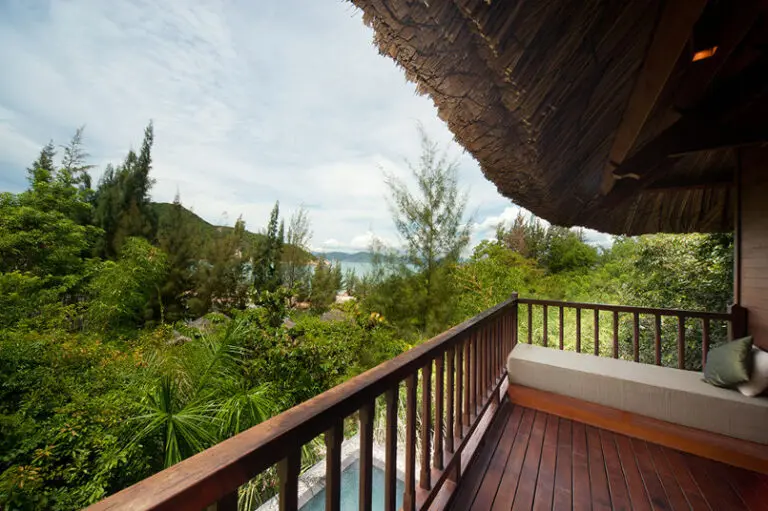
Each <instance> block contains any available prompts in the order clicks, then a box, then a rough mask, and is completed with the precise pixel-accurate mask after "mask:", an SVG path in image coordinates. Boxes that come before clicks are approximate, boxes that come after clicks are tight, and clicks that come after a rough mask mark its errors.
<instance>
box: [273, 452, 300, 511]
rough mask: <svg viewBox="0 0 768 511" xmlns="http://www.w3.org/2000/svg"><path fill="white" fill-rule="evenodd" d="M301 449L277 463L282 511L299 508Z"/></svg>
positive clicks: (291, 510) (293, 510)
mask: <svg viewBox="0 0 768 511" xmlns="http://www.w3.org/2000/svg"><path fill="white" fill-rule="evenodd" d="M300 469H301V449H300V448H296V449H295V450H292V451H291V452H290V453H289V454H288V456H287V457H286V458H283V459H282V460H280V461H279V462H278V463H277V478H278V480H279V486H280V490H279V502H280V511H296V510H297V509H298V508H299V470H300Z"/></svg>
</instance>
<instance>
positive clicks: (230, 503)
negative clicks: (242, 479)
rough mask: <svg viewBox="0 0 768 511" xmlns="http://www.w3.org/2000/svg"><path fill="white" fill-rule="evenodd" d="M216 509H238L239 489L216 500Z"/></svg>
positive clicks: (223, 510)
mask: <svg viewBox="0 0 768 511" xmlns="http://www.w3.org/2000/svg"><path fill="white" fill-rule="evenodd" d="M211 507H213V506H211ZM215 509H216V511H237V490H235V491H233V492H231V493H227V494H226V495H224V496H223V497H222V498H220V499H219V500H218V501H217V502H216V507H215Z"/></svg>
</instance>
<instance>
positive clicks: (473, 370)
mask: <svg viewBox="0 0 768 511" xmlns="http://www.w3.org/2000/svg"><path fill="white" fill-rule="evenodd" d="M479 337H480V336H479V335H478V333H477V332H475V334H474V335H472V344H471V345H470V351H471V352H472V353H471V356H470V358H469V362H470V363H469V367H467V371H468V372H469V373H470V374H471V375H472V380H471V381H472V389H471V392H470V396H469V399H470V401H469V403H470V406H469V413H470V415H471V416H472V417H475V416H476V415H477V403H478V399H477V397H478V394H479V392H478V389H477V386H478V383H480V374H479V371H478V369H479V368H480V364H478V363H477V341H478V338H479Z"/></svg>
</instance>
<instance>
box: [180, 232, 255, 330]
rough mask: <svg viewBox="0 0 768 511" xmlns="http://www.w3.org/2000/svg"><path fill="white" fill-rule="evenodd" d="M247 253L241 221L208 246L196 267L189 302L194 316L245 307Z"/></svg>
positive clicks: (247, 288)
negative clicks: (212, 311)
mask: <svg viewBox="0 0 768 511" xmlns="http://www.w3.org/2000/svg"><path fill="white" fill-rule="evenodd" d="M248 249H249V247H248V246H247V244H246V241H245V222H243V220H242V218H238V219H237V222H235V228H234V229H232V230H231V231H229V232H227V233H226V234H224V235H223V236H221V237H218V238H215V239H214V240H213V241H212V242H211V243H209V245H208V247H207V248H206V251H205V252H204V258H202V259H201V260H198V261H197V262H196V263H195V265H196V266H195V273H194V276H193V279H194V282H195V287H194V290H193V294H192V296H191V297H190V298H189V300H188V305H189V308H190V310H191V311H192V313H193V314H194V315H197V316H201V315H203V314H205V313H206V312H208V311H210V310H221V311H227V310H230V309H242V308H244V307H245V303H246V301H247V299H248V293H249V291H250V285H249V282H247V281H246V275H247V264H248V261H249V258H250V257H249V253H248Z"/></svg>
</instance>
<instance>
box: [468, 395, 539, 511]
mask: <svg viewBox="0 0 768 511" xmlns="http://www.w3.org/2000/svg"><path fill="white" fill-rule="evenodd" d="M535 416H536V412H535V411H533V410H531V409H530V408H526V409H525V410H524V412H523V418H522V420H521V421H520V428H519V429H518V431H517V436H516V437H515V443H514V444H513V445H512V450H511V451H510V453H509V458H507V465H506V467H504V475H503V476H502V477H501V483H499V489H498V491H497V492H496V498H494V500H493V507H492V508H491V509H493V510H494V511H498V510H502V509H503V510H505V511H508V510H509V509H510V508H511V507H512V502H514V500H515V493H517V483H518V481H519V479H520V471H521V470H522V468H523V460H524V459H525V451H526V450H527V449H528V441H529V439H530V438H531V428H532V427H533V418H534V417H535ZM455 509H460V508H455Z"/></svg>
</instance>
